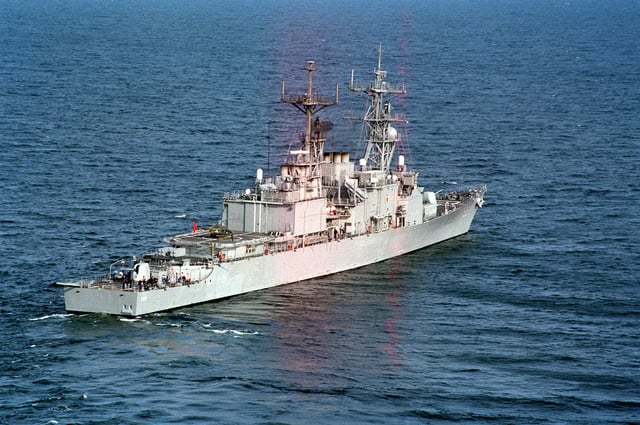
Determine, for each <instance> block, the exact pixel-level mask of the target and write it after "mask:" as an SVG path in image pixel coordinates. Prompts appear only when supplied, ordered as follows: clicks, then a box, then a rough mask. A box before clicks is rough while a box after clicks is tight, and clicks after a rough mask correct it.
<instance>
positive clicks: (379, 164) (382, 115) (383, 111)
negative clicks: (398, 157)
mask: <svg viewBox="0 0 640 425" xmlns="http://www.w3.org/2000/svg"><path fill="white" fill-rule="evenodd" d="M374 74H375V76H376V78H375V80H374V81H373V82H370V83H369V85H368V86H366V87H365V86H359V85H356V84H355V83H354V74H353V71H352V72H351V83H350V84H349V89H350V90H351V91H354V92H359V93H365V94H366V95H367V96H368V98H369V107H368V109H367V112H366V113H365V115H364V117H363V118H361V120H362V121H364V123H365V125H366V142H367V145H366V149H365V154H364V160H365V164H366V167H367V169H368V170H376V171H383V172H388V171H389V167H390V164H391V159H392V158H393V152H394V150H395V146H396V142H398V141H399V140H400V135H399V134H398V132H397V130H396V129H395V128H394V127H392V126H391V123H395V122H397V123H406V122H407V121H406V120H405V119H404V118H403V117H402V116H400V115H397V114H392V113H391V103H389V100H388V99H390V98H392V97H395V96H398V95H400V94H404V93H406V91H407V90H406V88H405V85H404V83H402V84H401V85H392V84H389V83H387V82H385V81H384V80H385V78H386V77H387V72H386V71H383V70H382V46H380V47H379V48H378V66H377V68H376V69H375V71H374Z"/></svg>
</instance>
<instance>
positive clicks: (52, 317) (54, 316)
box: [29, 314, 73, 322]
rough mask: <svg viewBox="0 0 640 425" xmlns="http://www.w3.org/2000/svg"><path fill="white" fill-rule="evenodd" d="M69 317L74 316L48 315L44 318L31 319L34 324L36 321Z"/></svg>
mask: <svg viewBox="0 0 640 425" xmlns="http://www.w3.org/2000/svg"><path fill="white" fill-rule="evenodd" d="M69 316H73V314H47V315H46V316H42V317H33V318H31V319H29V320H30V321H32V322H34V321H36V320H46V319H64V318H65V317H69Z"/></svg>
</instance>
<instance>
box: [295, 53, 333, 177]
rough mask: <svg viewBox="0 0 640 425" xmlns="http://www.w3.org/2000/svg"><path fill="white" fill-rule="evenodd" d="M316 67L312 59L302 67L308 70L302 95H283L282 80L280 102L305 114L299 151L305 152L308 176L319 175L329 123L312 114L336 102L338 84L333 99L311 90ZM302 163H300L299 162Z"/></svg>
mask: <svg viewBox="0 0 640 425" xmlns="http://www.w3.org/2000/svg"><path fill="white" fill-rule="evenodd" d="M316 69H317V66H316V63H315V62H314V61H308V62H307V64H306V65H305V67H304V70H305V71H308V72H309V76H308V80H307V92H306V93H305V94H304V95H293V96H285V92H284V81H282V102H283V103H289V104H292V105H293V106H295V107H296V108H297V109H298V110H300V111H301V112H302V113H303V114H305V116H306V126H305V133H304V135H303V137H302V140H301V149H300V151H301V152H305V154H304V156H306V157H307V158H306V160H305V162H306V165H307V166H308V175H307V177H308V178H315V177H320V164H321V163H322V161H323V160H324V142H325V141H326V138H325V136H324V132H325V131H326V130H327V129H329V128H330V127H331V124H330V123H329V122H328V121H327V122H326V123H324V122H321V121H320V118H319V117H316V119H315V120H313V116H314V115H315V114H317V113H318V112H320V111H321V110H322V109H324V108H326V107H327V106H333V105H337V104H338V85H336V97H335V99H332V100H330V99H325V98H323V97H321V96H320V95H319V94H318V92H317V91H316V92H315V93H314V91H313V72H314V71H315V70H316ZM299 165H302V164H299Z"/></svg>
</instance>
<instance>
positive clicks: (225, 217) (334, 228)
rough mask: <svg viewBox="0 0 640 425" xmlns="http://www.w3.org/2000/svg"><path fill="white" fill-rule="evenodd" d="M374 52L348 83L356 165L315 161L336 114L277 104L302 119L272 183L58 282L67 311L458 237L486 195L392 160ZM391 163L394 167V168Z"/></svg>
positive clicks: (149, 302)
mask: <svg viewBox="0 0 640 425" xmlns="http://www.w3.org/2000/svg"><path fill="white" fill-rule="evenodd" d="M381 57H382V55H381V50H380V51H379V54H378V63H377V67H376V68H375V71H374V74H375V78H374V80H373V81H372V82H370V83H369V84H367V85H361V84H357V83H356V82H355V80H354V75H353V74H352V76H351V82H350V85H349V88H350V90H351V91H353V92H356V93H361V94H364V95H366V96H367V99H368V105H367V110H366V112H365V114H364V115H363V116H362V117H360V119H361V120H362V121H363V125H364V127H365V139H366V144H365V151H364V154H363V156H362V158H361V159H359V160H358V162H357V164H356V163H355V162H354V161H352V160H351V159H350V155H349V153H347V152H325V151H324V145H325V141H326V136H325V133H326V131H327V130H328V129H330V127H331V124H330V123H329V122H325V121H322V120H321V118H320V116H319V114H318V113H319V112H320V111H321V110H323V109H324V108H326V107H330V106H334V105H336V104H338V87H337V86H336V93H335V96H332V97H331V98H325V97H322V96H320V95H319V93H317V92H316V91H314V88H313V73H314V72H315V71H316V69H317V65H316V64H315V62H312V61H309V62H307V64H306V66H305V67H304V69H305V70H306V71H307V73H308V74H307V77H308V80H307V90H306V92H305V93H304V94H302V95H288V94H286V92H285V87H284V82H283V84H282V99H281V100H282V102H284V103H287V104H291V105H293V106H294V107H295V108H297V109H298V110H300V111H301V112H302V113H303V114H304V116H305V131H304V134H303V136H302V137H301V139H300V143H299V146H298V147H297V149H293V150H290V151H289V152H288V153H287V157H286V159H285V161H284V162H283V164H282V165H281V166H280V170H279V174H278V175H275V176H270V177H265V176H264V175H263V171H262V169H258V170H257V172H256V179H255V184H254V186H253V188H252V189H247V190H245V191H243V192H237V193H231V194H227V195H225V196H224V198H223V209H222V218H221V220H220V223H219V224H218V225H215V226H212V227H210V228H208V229H201V230H195V229H194V232H192V233H188V234H183V235H177V236H175V237H172V238H169V239H167V240H166V241H167V243H168V246H166V247H163V248H160V249H158V250H157V251H156V252H154V253H152V254H147V255H145V256H143V257H141V258H139V259H132V260H122V261H118V262H115V263H113V264H112V267H111V268H110V270H109V275H108V276H106V277H104V278H99V279H93V280H89V281H86V282H70V283H62V285H64V286H65V307H66V309H67V310H68V311H72V312H99V313H108V314H117V315H134V316H135V315H142V314H148V313H152V312H157V311H163V310H168V309H174V308H178V307H182V306H186V305H190V304H196V303H202V302H207V301H211V300H215V299H220V298H226V297H230V296H233V295H238V294H242V293H246V292H250V291H255V290H259V289H265V288H269V287H273V286H277V285H282V284H286V283H292V282H296V281H300V280H304V279H309V278H313V277H317V276H323V275H326V274H331V273H336V272H340V271H344V270H348V269H352V268H355V267H361V266H364V265H367V264H371V263H374V262H377V261H382V260H385V259H388V258H391V257H393V256H397V255H401V254H404V253H406V252H410V251H414V250H417V249H420V248H424V247H426V246H429V245H432V244H435V243H438V242H441V241H444V240H447V239H450V238H453V237H456V236H459V235H461V234H464V233H466V232H468V230H469V227H470V225H471V221H472V220H473V217H474V215H475V211H476V208H477V207H480V206H482V202H483V195H484V192H485V187H480V188H477V189H471V190H466V191H461V192H454V193H447V194H446V195H444V194H441V193H440V194H438V195H436V193H434V192H429V191H424V188H423V187H420V186H418V175H417V173H416V172H413V171H409V170H408V169H407V166H406V164H405V158H404V157H403V156H402V155H395V150H396V145H397V143H398V142H399V140H400V133H399V131H398V130H397V129H396V128H395V127H394V125H396V124H402V123H405V122H406V121H405V119H404V117H402V116H401V115H398V114H395V113H394V112H392V107H391V102H390V101H391V99H393V98H394V97H395V96H398V95H401V94H403V93H405V92H406V88H405V86H404V84H401V85H394V84H391V83H388V82H386V76H387V74H386V72H385V71H383V70H382V67H381V60H382V59H381ZM396 157H397V159H396V165H395V166H392V163H393V161H394V158H396Z"/></svg>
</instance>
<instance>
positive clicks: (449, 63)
mask: <svg viewBox="0 0 640 425" xmlns="http://www.w3.org/2000/svg"><path fill="white" fill-rule="evenodd" d="M380 44H381V45H382V48H383V68H384V69H386V70H387V71H388V72H389V77H390V78H389V79H390V81H405V82H406V84H407V88H408V90H409V93H407V94H406V95H405V96H403V97H401V98H399V99H397V100H396V102H395V108H396V111H397V112H403V113H406V115H407V117H408V119H409V124H408V126H407V127H406V128H404V129H403V131H405V132H406V135H407V136H408V137H406V141H407V143H406V144H403V146H402V147H401V148H402V149H403V151H404V152H405V153H406V155H407V162H408V164H409V166H410V167H411V168H413V169H416V170H419V171H420V172H421V174H420V182H421V184H423V185H425V186H426V187H428V188H430V189H434V190H438V189H440V188H445V189H447V188H450V187H466V186H473V185H476V184H484V183H486V184H487V185H488V188H489V191H488V192H487V195H486V203H485V207H484V208H483V209H481V210H480V211H479V212H478V215H477V217H476V220H475V222H474V224H473V226H472V231H471V232H470V233H469V234H468V235H465V236H463V237H460V238H458V239H456V240H452V241H449V242H446V243H443V244H440V245H438V246H435V247H432V248H429V249H425V250H422V251H419V252H415V253H412V254H409V255H406V256H403V257H400V258H395V259H392V260H389V261H385V262H382V263H379V264H374V265H371V266H368V267H364V268H361V269H357V270H353V271H350V272H346V273H341V274H338V275H333V276H328V277H324V278H321V279H314V280H310V281H305V282H300V283H296V284H292V285H287V286H283V287H279V288H274V289H270V290H266V291H261V292H256V293H252V294H248V295H244V296H239V297H235V298H232V299H228V300H224V301H221V302H217V303H209V304H203V305H198V306H194V307H189V308H183V309H179V310H176V311H173V312H169V313H163V314H156V315H150V316H146V317H143V318H138V319H133V320H126V319H120V318H115V317H107V316H103V315H67V314H65V311H64V302H63V298H62V289H61V288H59V287H57V286H55V285H53V282H55V281H62V280H65V279H71V278H77V277H82V276H91V275H94V274H96V273H101V272H103V271H104V270H106V269H107V268H108V265H109V263H110V262H111V261H113V260H115V259H117V258H121V257H123V256H127V255H135V254H140V253H144V252H147V251H149V250H151V249H153V248H155V247H156V246H159V245H161V244H162V239H163V238H164V237H166V236H169V235H172V234H175V233H179V232H187V231H189V229H190V226H191V221H192V220H196V221H197V222H199V223H203V224H206V223H210V224H211V223H215V222H216V220H217V219H218V218H219V215H220V211H221V208H220V205H221V202H220V199H221V197H222V195H223V194H224V193H225V192H229V191H233V190H237V189H240V190H241V189H243V188H244V187H247V185H250V184H251V182H252V179H253V176H254V175H255V169H256V168H258V167H262V168H265V169H271V170H273V169H275V167H276V166H277V164H278V162H279V160H280V159H281V154H282V153H283V152H284V151H286V149H287V148H288V146H289V145H290V144H291V143H292V142H293V141H295V140H297V133H298V132H299V131H300V130H301V128H302V123H301V122H300V118H301V117H302V116H301V115H300V114H299V113H298V112H297V111H295V110H292V109H291V108H290V107H288V106H287V105H282V104H280V103H279V99H280V89H281V80H285V81H286V89H287V91H288V92H299V91H302V90H304V87H305V85H304V80H305V78H306V75H305V72H304V71H303V70H302V67H303V65H304V63H305V62H306V61H307V60H315V61H316V62H317V64H318V71H317V72H316V73H315V74H314V76H315V80H314V81H315V82H316V83H317V86H318V87H319V88H320V91H321V92H322V93H324V94H327V95H330V94H331V93H332V91H333V90H334V87H335V84H336V83H339V84H340V89H341V93H340V105H339V106H337V107H334V108H332V109H329V110H327V111H326V112H327V114H326V116H327V119H329V120H331V121H332V122H333V123H334V130H333V131H332V133H331V134H330V135H329V141H328V146H327V148H328V149H335V150H338V149H340V150H341V149H349V150H351V151H352V152H354V155H355V152H356V150H357V148H358V138H359V135H360V130H359V128H358V127H357V126H356V125H355V124H354V123H353V122H350V121H345V120H343V119H342V116H343V115H344V114H346V113H347V111H351V110H354V111H361V110H362V108H363V106H364V99H362V98H359V97H357V96H353V95H351V94H350V93H348V89H347V83H348V81H349V79H350V75H351V69H355V70H356V76H357V77H358V79H359V80H365V79H368V78H369V77H371V71H372V70H373V68H374V66H375V64H376V60H377V56H376V50H377V48H378V46H379V45H380ZM639 116H640V3H639V2H638V1H637V0H612V1H607V2H601V1H595V0H594V1H590V0H561V1H556V0H540V1H535V2H524V1H516V0H485V1H467V0H431V1H396V2H378V1H374V2H365V1H353V2H339V1H332V0H329V1H322V2H320V1H315V2H314V1H293V0H273V1H257V0H234V1H231V0H220V1H204V0H193V1H178V0H174V1H171V0H130V1H123V0H112V1H87V0H66V1H60V0H46V1H33V0H21V1H18V0H3V1H2V2H0V143H1V147H2V149H0V195H1V201H2V202H1V203H0V287H1V291H0V314H1V319H2V320H1V324H0V342H1V343H0V423H3V424H22V423H24V424H165V423H166V424H168V423H180V424H185V423H223V424H301V423H331V424H333V423H349V424H353V423H360V424H371V423H378V424H418V423H420V424H422V423H427V424H453V423H474V424H633V423H640V266H639V264H640V243H639V242H640V240H639V239H640V236H639V234H640V218H639V217H640V201H639V199H640V188H639V184H640V160H639V158H640V118H638V117H639Z"/></svg>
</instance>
